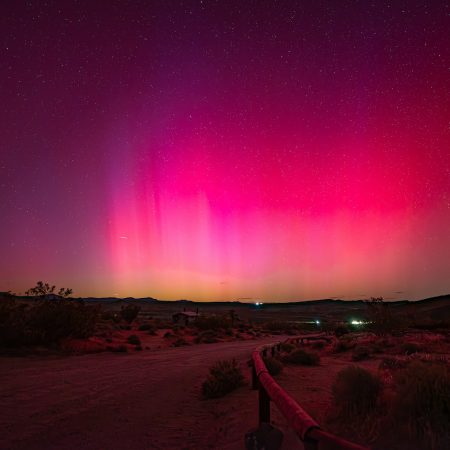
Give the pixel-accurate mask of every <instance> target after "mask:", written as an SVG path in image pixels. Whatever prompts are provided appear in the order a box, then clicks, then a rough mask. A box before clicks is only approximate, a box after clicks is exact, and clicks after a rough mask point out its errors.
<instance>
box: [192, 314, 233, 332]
mask: <svg viewBox="0 0 450 450" xmlns="http://www.w3.org/2000/svg"><path fill="white" fill-rule="evenodd" d="M194 326H195V327H197V328H198V329H199V330H215V331H218V330H224V329H229V328H230V327H231V321H230V319H229V318H228V317H226V316H199V317H197V319H196V320H195V322H194Z"/></svg>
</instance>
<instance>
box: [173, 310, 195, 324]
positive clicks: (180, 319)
mask: <svg viewBox="0 0 450 450" xmlns="http://www.w3.org/2000/svg"><path fill="white" fill-rule="evenodd" d="M197 317H198V310H197V311H196V312H194V311H182V312H177V313H175V314H173V315H172V320H173V323H182V324H184V325H189V324H190V323H192V322H193V321H194V320H195V319H197Z"/></svg>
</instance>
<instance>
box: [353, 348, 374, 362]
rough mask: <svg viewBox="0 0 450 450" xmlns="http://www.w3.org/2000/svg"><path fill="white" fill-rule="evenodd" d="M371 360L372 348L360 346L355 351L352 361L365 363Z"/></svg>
mask: <svg viewBox="0 0 450 450" xmlns="http://www.w3.org/2000/svg"><path fill="white" fill-rule="evenodd" d="M369 358H370V348H369V347H367V346H366V345H358V346H357V347H355V348H354V349H353V353H352V360H353V361H363V360H364V359H369Z"/></svg>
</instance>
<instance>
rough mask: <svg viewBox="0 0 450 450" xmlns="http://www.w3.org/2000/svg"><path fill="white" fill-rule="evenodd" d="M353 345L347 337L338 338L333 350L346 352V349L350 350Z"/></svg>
mask: <svg viewBox="0 0 450 450" xmlns="http://www.w3.org/2000/svg"><path fill="white" fill-rule="evenodd" d="M354 346H355V344H354V343H353V342H351V341H349V340H348V339H338V340H337V341H336V342H335V343H334V345H333V352H334V353H342V352H346V351H347V350H350V349H351V348H353V347H354Z"/></svg>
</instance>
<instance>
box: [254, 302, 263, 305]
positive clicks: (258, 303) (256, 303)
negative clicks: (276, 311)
mask: <svg viewBox="0 0 450 450" xmlns="http://www.w3.org/2000/svg"><path fill="white" fill-rule="evenodd" d="M262 304H263V302H255V305H256V306H260V305H262Z"/></svg>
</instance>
